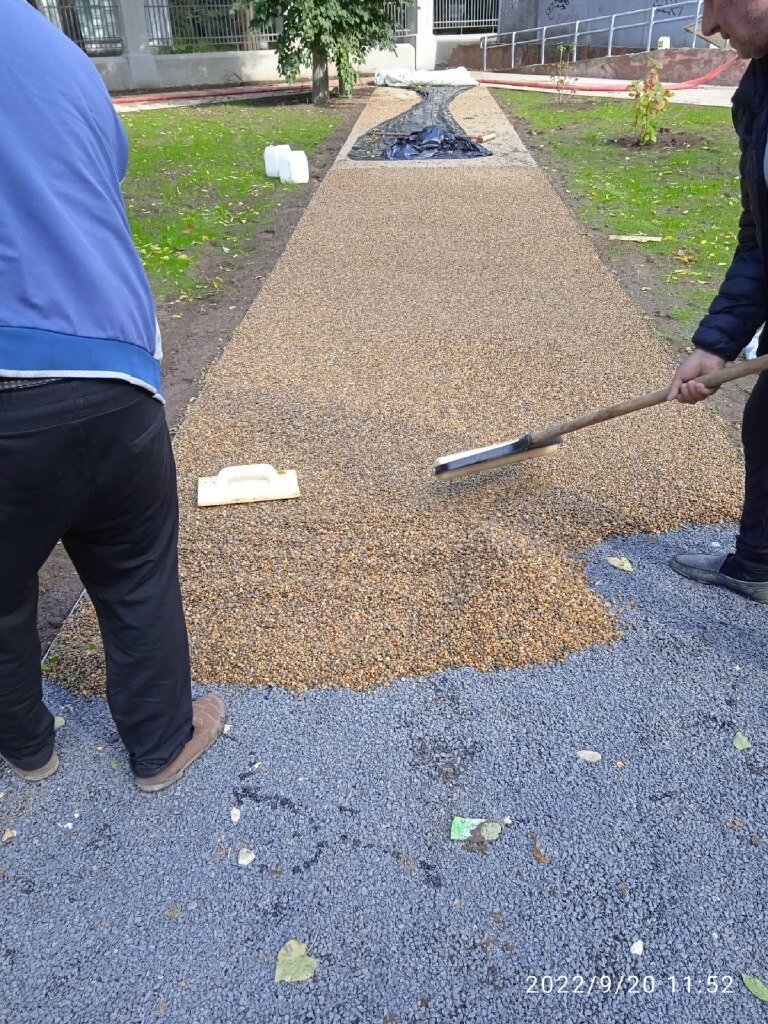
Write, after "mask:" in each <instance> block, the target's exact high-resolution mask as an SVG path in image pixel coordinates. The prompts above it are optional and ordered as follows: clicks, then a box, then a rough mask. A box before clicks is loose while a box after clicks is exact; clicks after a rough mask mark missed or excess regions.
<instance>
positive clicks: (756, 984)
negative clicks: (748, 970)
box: [741, 974, 768, 1003]
mask: <svg viewBox="0 0 768 1024" xmlns="http://www.w3.org/2000/svg"><path fill="white" fill-rule="evenodd" d="M741 980H742V981H743V982H744V984H745V985H746V986H747V988H748V989H749V991H750V992H751V993H752V995H753V996H757V998H758V999H760V1000H761V1001H762V1002H764V1003H768V985H766V984H765V983H764V982H762V981H760V979H759V978H756V977H755V976H754V975H752V974H742V976H741Z"/></svg>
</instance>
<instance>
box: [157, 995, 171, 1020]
mask: <svg viewBox="0 0 768 1024" xmlns="http://www.w3.org/2000/svg"><path fill="white" fill-rule="evenodd" d="M170 1008H171V1004H170V1003H169V1002H168V1000H167V999H166V998H165V996H162V997H161V998H160V1000H159V1001H158V1004H157V1007H156V1008H155V1012H156V1013H157V1016H158V1017H162V1015H163V1014H164V1013H165V1012H166V1011H167V1010H170Z"/></svg>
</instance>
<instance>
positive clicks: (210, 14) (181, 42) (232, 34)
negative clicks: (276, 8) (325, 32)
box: [144, 0, 280, 53]
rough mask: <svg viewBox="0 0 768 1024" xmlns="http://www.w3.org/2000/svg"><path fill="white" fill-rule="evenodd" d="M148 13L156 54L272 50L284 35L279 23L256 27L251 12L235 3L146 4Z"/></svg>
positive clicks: (165, 0) (174, 0) (182, 0)
mask: <svg viewBox="0 0 768 1024" xmlns="http://www.w3.org/2000/svg"><path fill="white" fill-rule="evenodd" d="M144 12H145V15H146V19H147V29H148V31H149V43H150V47H151V49H152V50H153V52H155V53H210V52H214V51H219V50H268V49H270V48H271V46H272V44H273V43H274V41H275V39H277V36H278V34H279V32H280V25H279V19H277V20H275V21H273V22H271V23H270V24H269V25H265V26H263V27H262V28H259V27H252V26H251V17H252V15H251V11H250V8H238V9H234V8H233V6H232V0H145V3H144Z"/></svg>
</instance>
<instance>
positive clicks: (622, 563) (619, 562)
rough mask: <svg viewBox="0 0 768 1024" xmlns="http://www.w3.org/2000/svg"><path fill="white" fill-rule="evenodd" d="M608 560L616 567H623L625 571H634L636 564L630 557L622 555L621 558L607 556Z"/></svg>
mask: <svg viewBox="0 0 768 1024" xmlns="http://www.w3.org/2000/svg"><path fill="white" fill-rule="evenodd" d="M606 561H607V562H608V563H609V565H612V566H613V567H614V568H615V569H622V570H623V571H624V572H634V571H635V569H634V566H633V565H632V563H631V562H630V560H629V559H628V558H624V556H623V555H622V556H621V557H620V558H607V559H606Z"/></svg>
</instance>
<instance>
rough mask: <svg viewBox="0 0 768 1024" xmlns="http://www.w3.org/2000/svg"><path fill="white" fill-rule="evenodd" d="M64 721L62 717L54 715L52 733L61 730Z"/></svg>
mask: <svg viewBox="0 0 768 1024" xmlns="http://www.w3.org/2000/svg"><path fill="white" fill-rule="evenodd" d="M65 721H66V719H65V718H64V717H63V716H62V715H56V717H55V718H54V720H53V731H54V732H58V731H59V729H63V728H64V723H65Z"/></svg>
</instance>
